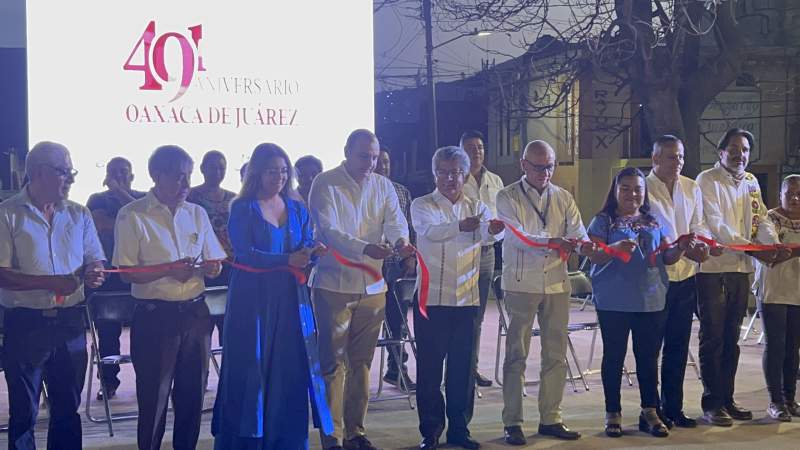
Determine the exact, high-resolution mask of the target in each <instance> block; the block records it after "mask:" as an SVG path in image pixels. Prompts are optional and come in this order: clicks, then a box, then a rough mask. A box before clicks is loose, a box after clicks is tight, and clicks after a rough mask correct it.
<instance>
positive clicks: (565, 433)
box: [539, 423, 581, 441]
mask: <svg viewBox="0 0 800 450" xmlns="http://www.w3.org/2000/svg"><path fill="white" fill-rule="evenodd" d="M539 434H542V435H545V436H553V437H557V438H559V439H564V440H567V441H575V440H578V439H580V438H581V434H580V433H578V432H577V431H572V430H570V429H569V428H567V426H566V425H564V424H563V423H554V424H550V425H542V424H539Z"/></svg>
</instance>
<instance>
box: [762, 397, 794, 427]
mask: <svg viewBox="0 0 800 450" xmlns="http://www.w3.org/2000/svg"><path fill="white" fill-rule="evenodd" d="M767 414H769V416H770V417H771V418H772V419H774V420H777V421H778V422H791V421H792V415H791V414H789V409H788V408H786V405H784V404H780V403H772V402H770V403H769V406H767Z"/></svg>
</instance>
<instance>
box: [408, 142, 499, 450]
mask: <svg viewBox="0 0 800 450" xmlns="http://www.w3.org/2000/svg"><path fill="white" fill-rule="evenodd" d="M432 166H433V173H434V176H435V178H436V190H435V191H433V192H432V193H430V194H428V195H424V196H422V197H420V198H418V199H416V200H414V201H413V202H412V203H411V218H412V221H413V223H414V229H415V230H416V232H417V243H418V245H419V252H420V253H421V254H422V257H423V259H424V260H425V262H426V264H427V265H428V268H429V269H430V274H431V275H430V284H429V289H430V290H429V292H428V294H429V298H428V303H427V314H428V317H427V318H425V317H423V316H422V313H421V312H420V309H419V307H417V308H415V309H414V332H415V337H416V340H417V414H418V415H419V431H420V433H421V434H422V438H423V439H422V442H421V443H420V445H419V448H420V449H421V450H430V449H435V448H437V447H438V445H439V437H440V436H441V434H442V432H443V431H444V428H445V417H447V422H448V423H447V442H448V444H450V445H455V446H459V447H463V448H468V449H476V448H479V447H480V444H479V443H478V442H477V441H475V440H474V439H472V437H471V436H470V432H469V428H468V426H469V422H470V420H471V419H472V410H473V405H474V398H475V395H474V392H475V380H474V371H473V370H472V368H473V361H474V359H475V357H476V352H477V348H476V347H475V345H474V341H475V332H476V330H477V328H476V323H475V322H476V321H477V320H478V313H479V310H480V299H479V289H478V277H479V266H480V256H481V254H480V247H481V244H482V243H484V242H486V241H487V240H489V237H490V236H492V235H496V234H498V233H500V232H502V231H503V224H502V223H499V222H490V221H489V220H490V218H491V216H490V212H489V208H488V207H487V206H486V204H485V203H483V202H482V201H480V200H475V199H473V198H471V197H467V196H466V195H464V194H463V187H464V178H465V175H466V173H467V171H468V170H469V158H468V157H467V155H466V153H465V152H464V150H462V149H461V148H459V147H444V148H440V149H439V150H437V151H436V153H435V154H434V155H433V164H432ZM445 359H446V360H447V374H446V378H445V394H446V399H445V398H444V397H443V396H442V393H441V384H442V370H443V366H444V362H445Z"/></svg>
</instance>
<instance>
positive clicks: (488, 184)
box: [463, 167, 504, 245]
mask: <svg viewBox="0 0 800 450" xmlns="http://www.w3.org/2000/svg"><path fill="white" fill-rule="evenodd" d="M503 187H504V185H503V180H502V179H501V178H500V177H499V176H498V175H497V174H495V173H493V172H490V171H489V169H487V168H486V167H482V168H481V184H480V186H478V180H476V179H475V177H473V176H472V174H468V175H467V179H466V180H464V189H463V193H464V195H466V196H467V197H469V198H471V199H473V200H479V201H481V202H483V203H484V204H486V206H487V207H488V208H489V213H490V214H491V218H492V219H495V218H497V193H498V192H500V189H503ZM500 239H503V233H502V232H501V233H499V234H497V235H494V236H491V237H489V240H488V241H486V243H484V245H491V244H493V243H494V242H495V241H499V240H500Z"/></svg>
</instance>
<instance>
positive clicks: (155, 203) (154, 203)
mask: <svg viewBox="0 0 800 450" xmlns="http://www.w3.org/2000/svg"><path fill="white" fill-rule="evenodd" d="M145 201H146V202H147V210H148V211H150V210H153V209H156V208H161V209H165V210H167V211H169V210H170V209H169V206H167V205H165V204H164V203H162V202H161V200H159V199H158V197H156V194H155V193H153V190H152V189H150V190H149V191H147V195H145ZM185 207H186V202H185V201H183V202H180V203H178V205H177V206H176V207H175V212H177V211H178V210H179V209H183V208H185Z"/></svg>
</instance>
